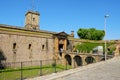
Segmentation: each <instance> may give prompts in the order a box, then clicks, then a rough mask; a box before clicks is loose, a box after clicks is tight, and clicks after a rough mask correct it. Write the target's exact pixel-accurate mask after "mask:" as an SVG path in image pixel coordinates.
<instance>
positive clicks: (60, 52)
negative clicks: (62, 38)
mask: <svg viewBox="0 0 120 80" xmlns="http://www.w3.org/2000/svg"><path fill="white" fill-rule="evenodd" d="M62 52H63V44H59V55H60V56H61V57H62Z"/></svg>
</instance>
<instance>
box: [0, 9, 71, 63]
mask: <svg viewBox="0 0 120 80" xmlns="http://www.w3.org/2000/svg"><path fill="white" fill-rule="evenodd" d="M39 15H40V14H39V13H38V12H32V11H28V12H27V13H26V15H25V16H26V18H25V27H24V28H22V27H16V26H9V25H3V24H0V63H1V61H6V62H21V61H34V60H49V59H55V58H57V59H58V56H59V51H60V48H62V49H64V50H67V40H68V39H72V38H73V32H72V35H68V34H66V33H65V32H61V33H56V32H50V31H43V30H40V29H39ZM61 45H62V46H61ZM55 55H57V56H55ZM1 56H2V57H1Z"/></svg>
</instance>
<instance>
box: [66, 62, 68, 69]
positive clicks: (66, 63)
mask: <svg viewBox="0 0 120 80" xmlns="http://www.w3.org/2000/svg"><path fill="white" fill-rule="evenodd" d="M67 63H68V62H67V60H66V70H67Z"/></svg>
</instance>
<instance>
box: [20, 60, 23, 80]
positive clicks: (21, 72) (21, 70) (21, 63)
mask: <svg viewBox="0 0 120 80" xmlns="http://www.w3.org/2000/svg"><path fill="white" fill-rule="evenodd" d="M20 64H21V80H22V79H23V74H22V66H23V62H21V63H20Z"/></svg>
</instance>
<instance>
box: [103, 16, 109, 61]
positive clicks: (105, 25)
mask: <svg viewBox="0 0 120 80" xmlns="http://www.w3.org/2000/svg"><path fill="white" fill-rule="evenodd" d="M108 17H109V15H105V16H104V18H105V22H104V28H105V61H106V57H107V45H106V18H108Z"/></svg>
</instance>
